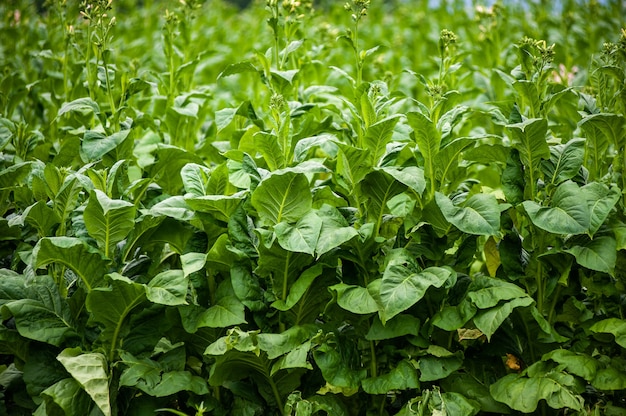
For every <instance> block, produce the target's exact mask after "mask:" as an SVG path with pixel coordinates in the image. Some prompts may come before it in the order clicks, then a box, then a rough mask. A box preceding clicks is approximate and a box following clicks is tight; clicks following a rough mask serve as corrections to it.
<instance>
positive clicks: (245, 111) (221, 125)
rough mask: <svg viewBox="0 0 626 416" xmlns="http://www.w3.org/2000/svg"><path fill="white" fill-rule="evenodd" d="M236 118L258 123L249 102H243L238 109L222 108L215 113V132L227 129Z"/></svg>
mask: <svg viewBox="0 0 626 416" xmlns="http://www.w3.org/2000/svg"><path fill="white" fill-rule="evenodd" d="M220 76H222V75H221V74H220ZM236 116H241V117H244V118H247V119H249V120H251V121H254V122H257V121H258V117H257V115H256V112H255V111H254V107H252V104H251V103H250V101H244V102H242V103H241V104H240V105H239V106H238V107H235V108H222V109H220V110H217V111H216V112H215V125H216V126H217V131H218V132H220V131H221V130H224V129H225V128H226V127H228V126H229V125H230V124H231V123H232V122H233V120H234V119H235V117H236Z"/></svg>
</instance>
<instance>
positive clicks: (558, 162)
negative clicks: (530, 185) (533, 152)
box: [542, 139, 585, 185]
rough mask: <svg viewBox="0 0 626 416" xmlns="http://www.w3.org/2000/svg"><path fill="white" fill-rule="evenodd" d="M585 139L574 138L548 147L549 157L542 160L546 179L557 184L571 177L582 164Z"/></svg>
mask: <svg viewBox="0 0 626 416" xmlns="http://www.w3.org/2000/svg"><path fill="white" fill-rule="evenodd" d="M584 157H585V140H584V139H574V140H570V141H568V142H567V143H565V144H559V145H556V146H551V147H550V159H549V160H544V161H543V164H542V166H543V170H544V175H545V177H546V181H548V182H550V183H552V184H553V185H558V184H560V183H562V182H565V181H566V180H568V179H573V178H574V177H575V176H576V175H577V174H578V172H579V170H580V168H581V166H582V165H583V162H584Z"/></svg>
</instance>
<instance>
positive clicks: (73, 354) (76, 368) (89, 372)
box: [57, 348, 113, 416]
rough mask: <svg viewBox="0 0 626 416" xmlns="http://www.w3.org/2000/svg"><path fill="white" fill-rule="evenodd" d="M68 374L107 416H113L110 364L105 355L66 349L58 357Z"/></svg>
mask: <svg viewBox="0 0 626 416" xmlns="http://www.w3.org/2000/svg"><path fill="white" fill-rule="evenodd" d="M57 359H58V360H59V361H60V362H61V364H63V366H64V367H65V369H66V370H67V372H68V373H70V374H71V375H72V377H73V378H74V380H76V381H78V383H79V384H80V385H81V387H82V388H83V389H84V390H85V391H86V392H87V394H89V396H90V397H91V398H92V399H93V401H94V402H95V403H96V405H98V408H99V409H100V410H101V411H102V413H103V414H104V415H105V416H111V415H112V414H113V413H112V410H111V400H110V394H109V375H108V364H107V360H106V358H105V357H104V355H102V354H100V353H96V352H92V353H82V351H81V350H80V348H66V349H64V350H63V351H61V353H60V354H59V355H58V356H57Z"/></svg>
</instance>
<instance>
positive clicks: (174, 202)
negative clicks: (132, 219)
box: [148, 195, 195, 222]
mask: <svg viewBox="0 0 626 416" xmlns="http://www.w3.org/2000/svg"><path fill="white" fill-rule="evenodd" d="M148 214H149V215H151V216H154V217H159V216H163V215H165V216H167V217H170V218H174V219H177V220H179V221H185V222H193V221H194V220H195V213H194V211H193V210H192V209H191V207H190V206H189V205H188V204H187V202H186V201H185V198H184V197H183V196H181V195H176V196H172V197H169V198H166V199H163V200H162V201H160V202H157V203H156V204H154V205H153V206H152V207H151V208H150V210H149V211H148Z"/></svg>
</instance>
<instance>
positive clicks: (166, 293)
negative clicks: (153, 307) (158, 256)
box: [146, 270, 189, 306]
mask: <svg viewBox="0 0 626 416" xmlns="http://www.w3.org/2000/svg"><path fill="white" fill-rule="evenodd" d="M188 284H189V282H188V277H187V276H185V274H184V273H183V271H182V270H166V271H164V272H161V273H159V274H157V275H156V276H154V277H153V278H152V279H151V280H150V282H149V283H148V284H147V285H146V296H147V298H148V300H149V301H151V302H153V303H158V304H161V305H169V306H175V305H186V304H187V301H186V300H185V298H186V296H187V286H188Z"/></svg>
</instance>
